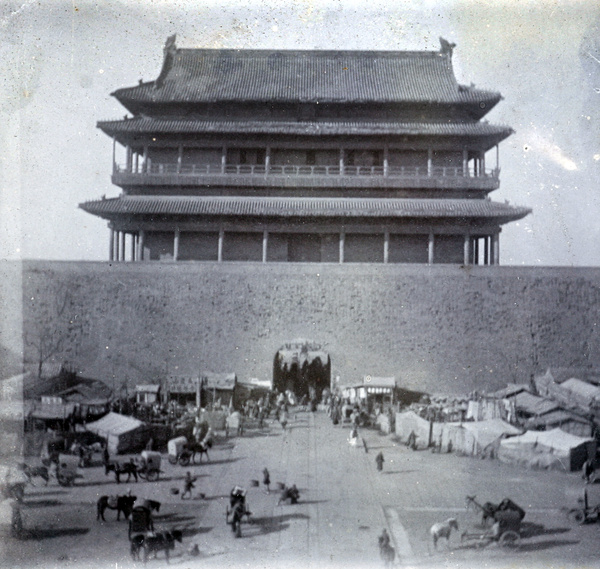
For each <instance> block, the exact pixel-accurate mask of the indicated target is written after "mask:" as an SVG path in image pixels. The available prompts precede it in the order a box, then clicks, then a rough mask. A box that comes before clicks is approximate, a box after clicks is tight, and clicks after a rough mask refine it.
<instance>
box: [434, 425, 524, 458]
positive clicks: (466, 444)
mask: <svg viewBox="0 0 600 569" xmlns="http://www.w3.org/2000/svg"><path fill="white" fill-rule="evenodd" d="M520 432H521V431H520V430H519V429H517V428H516V427H513V426H512V425H511V424H509V423H506V422H505V421H503V420H502V419H489V420H487V421H469V422H464V423H446V424H445V426H444V430H443V433H442V448H448V445H449V444H451V447H450V448H452V450H454V451H456V452H459V453H462V454H466V455H469V456H479V455H481V454H487V455H489V456H494V455H495V454H496V447H497V443H498V442H499V441H500V439H502V438H503V437H505V436H506V435H518V434H519V433H520Z"/></svg>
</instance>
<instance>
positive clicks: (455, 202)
mask: <svg viewBox="0 0 600 569" xmlns="http://www.w3.org/2000/svg"><path fill="white" fill-rule="evenodd" d="M79 207H81V208H82V209H83V210H85V211H87V212H88V213H92V214H94V215H98V216H100V217H105V218H107V219H111V218H113V217H115V216H119V215H174V216H177V215H204V216H234V217H235V216H260V217H263V216H271V217H285V218H293V217H379V218H382V217H383V218H385V217H388V218H389V217H404V218H409V217H450V218H457V217H479V218H481V217H484V218H503V219H506V220H516V219H520V218H522V217H525V216H526V215H527V214H528V213H530V212H531V210H530V209H528V208H525V207H517V206H512V205H509V204H502V203H497V202H492V201H488V200H475V199H405V198H372V199H370V198H321V197H319V198H307V197H246V196H242V197H237V196H214V197H213V196H210V197H208V196H121V197H118V198H112V199H104V200H99V201H90V202H85V203H82V204H80V205H79Z"/></svg>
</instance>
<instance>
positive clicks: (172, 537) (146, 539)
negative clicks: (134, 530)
mask: <svg viewBox="0 0 600 569" xmlns="http://www.w3.org/2000/svg"><path fill="white" fill-rule="evenodd" d="M182 540H183V533H182V532H181V531H180V530H176V529H175V530H172V531H165V532H160V533H156V534H154V535H144V534H139V535H135V536H134V537H133V538H132V540H131V557H132V558H133V560H134V561H135V560H138V559H139V558H140V550H142V549H143V550H144V564H146V561H148V557H149V556H150V554H151V553H154V556H155V557H156V554H157V553H158V552H159V551H164V552H165V557H166V558H167V563H169V551H170V550H171V549H175V542H176V541H178V542H179V543H181V542H182Z"/></svg>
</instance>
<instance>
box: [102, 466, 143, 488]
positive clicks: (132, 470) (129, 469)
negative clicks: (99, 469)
mask: <svg viewBox="0 0 600 569" xmlns="http://www.w3.org/2000/svg"><path fill="white" fill-rule="evenodd" d="M137 470H138V467H137V465H136V464H135V462H133V461H131V462H125V463H119V462H107V463H106V464H105V465H104V474H106V475H108V474H110V473H111V472H114V473H115V479H116V480H117V484H120V483H121V474H127V480H126V482H129V479H130V478H131V476H132V475H133V477H134V478H135V481H136V482H137V481H138V472H137Z"/></svg>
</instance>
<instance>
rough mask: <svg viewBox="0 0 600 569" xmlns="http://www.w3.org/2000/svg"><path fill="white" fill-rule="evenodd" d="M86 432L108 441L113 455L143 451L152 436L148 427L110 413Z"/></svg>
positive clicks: (135, 420)
mask: <svg viewBox="0 0 600 569" xmlns="http://www.w3.org/2000/svg"><path fill="white" fill-rule="evenodd" d="M86 430H88V431H90V432H91V433H96V434H97V435H98V436H100V437H102V438H104V439H106V440H107V442H108V450H109V452H110V453H111V454H119V453H124V452H135V451H138V450H142V449H143V448H144V447H145V445H146V444H147V442H148V440H149V438H150V436H151V429H150V427H149V426H148V425H146V424H145V423H143V422H142V421H138V419H134V418H133V417H127V416H126V415H120V414H119V413H109V414H108V415H105V416H104V417H102V419H99V420H98V421H94V422H93V423H88V425H87V427H86Z"/></svg>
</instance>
